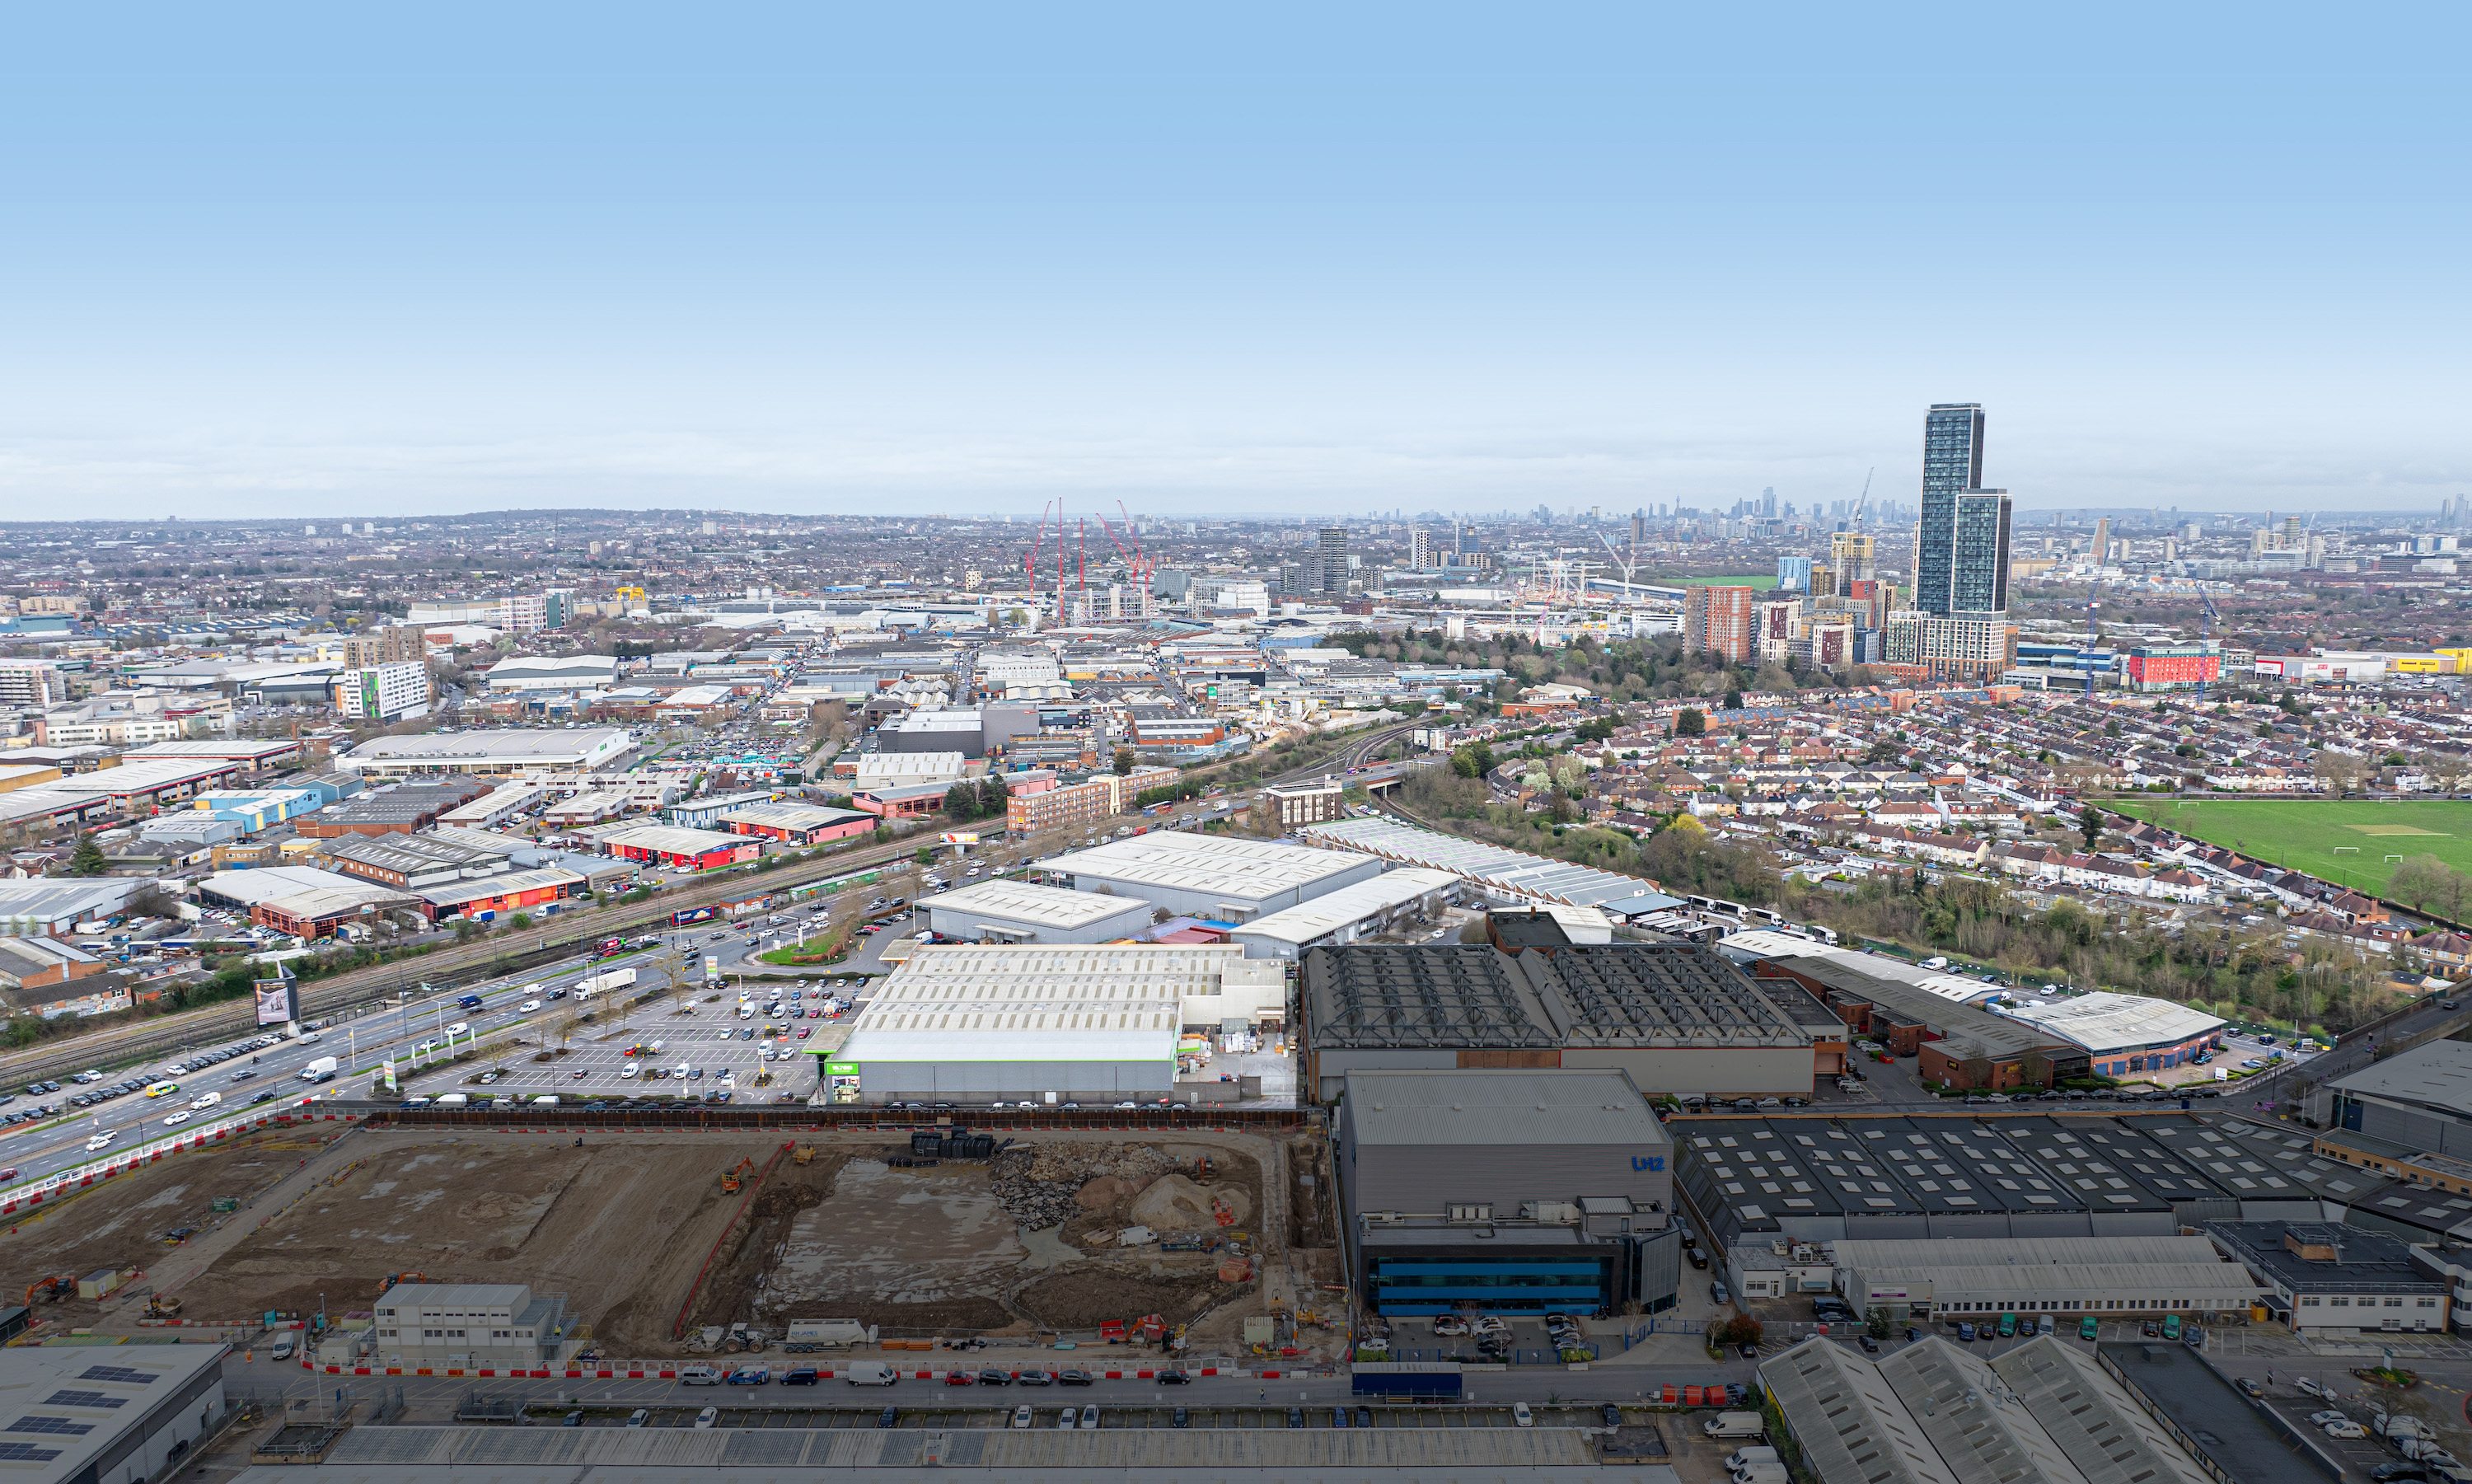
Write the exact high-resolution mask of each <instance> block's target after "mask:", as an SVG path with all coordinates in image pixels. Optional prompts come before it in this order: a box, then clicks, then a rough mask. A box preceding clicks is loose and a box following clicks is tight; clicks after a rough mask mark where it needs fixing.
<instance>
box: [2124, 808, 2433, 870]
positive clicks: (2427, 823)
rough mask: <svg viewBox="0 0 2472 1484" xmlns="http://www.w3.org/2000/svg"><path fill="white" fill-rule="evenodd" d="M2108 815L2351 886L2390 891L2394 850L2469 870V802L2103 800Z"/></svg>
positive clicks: (2396, 853)
mask: <svg viewBox="0 0 2472 1484" xmlns="http://www.w3.org/2000/svg"><path fill="white" fill-rule="evenodd" d="M2097 806H2098V807H2100V808H2102V809H2104V811H2105V812H2107V813H2112V814H2125V815H2129V816H2132V817H2134V818H2137V819H2143V820H2151V821H2152V822H2154V823H2155V824H2157V825H2160V826H2163V827H2164V828H2166V829H2176V830H2178V831H2179V832H2180V833H2182V834H2184V835H2188V836H2190V837H2191V838H2193V839H2198V840H2203V841H2205V842H2207V843H2208V844H2210V845H2220V846H2222V847H2224V848H2225V849H2228V850H2238V851H2240V852H2241V853H2242V854H2243V855H2246V856H2248V857H2250V858H2251V859H2254V860H2261V861H2269V862H2271V863H2273V864H2275V865H2279V866H2286V867H2289V868H2291V869H2292V870H2294V871H2305V872H2307V873H2309V874H2311V875H2313V876H2322V877H2324V878H2325V879H2327V880H2329V881H2341V882H2342V883H2343V884H2344V885H2346V886H2354V887H2363V888H2368V889H2373V890H2376V891H2384V890H2385V889H2386V883H2387V877H2388V876H2389V875H2391V874H2393V873H2394V869H2395V865H2396V862H2394V861H2390V860H2389V859H2387V857H2388V856H2389V855H2395V856H2413V855H2435V856H2436V857H2437V858H2438V859H2439V860H2442V861H2444V862H2446V864H2448V865H2450V866H2452V867H2454V868H2455V869H2456V870H2458V871H2462V872H2472V800H2456V799H2430V800H2415V801H2410V802H2401V803H2374V802H2369V801H2367V800H2362V799H2206V798H2202V797H2200V798H2196V799H2163V798H2156V799H2119V800H2112V799H2106V800H2103V801H2101V802H2100V803H2099V804H2098V805H2097Z"/></svg>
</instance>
